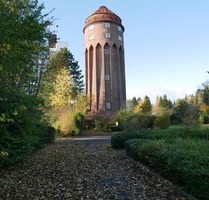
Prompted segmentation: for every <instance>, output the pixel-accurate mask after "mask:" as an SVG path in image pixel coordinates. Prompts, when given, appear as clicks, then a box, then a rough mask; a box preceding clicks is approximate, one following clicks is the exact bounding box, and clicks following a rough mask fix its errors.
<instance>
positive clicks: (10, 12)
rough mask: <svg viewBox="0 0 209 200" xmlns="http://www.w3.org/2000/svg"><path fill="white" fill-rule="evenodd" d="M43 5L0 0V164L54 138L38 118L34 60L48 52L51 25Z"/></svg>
mask: <svg viewBox="0 0 209 200" xmlns="http://www.w3.org/2000/svg"><path fill="white" fill-rule="evenodd" d="M43 8H44V7H43V5H38V1H36V0H25V1H21V0H11V1H6V0H1V1H0V18H1V37H0V58H1V59H0V85H1V87H0V152H1V156H0V167H2V166H3V165H5V164H12V163H16V162H17V161H20V160H22V159H24V158H25V157H26V156H27V155H29V154H30V153H32V152H33V151H34V150H36V149H37V148H39V147H41V146H42V145H44V144H45V143H47V142H51V141H53V139H54V129H53V128H51V127H49V125H48V124H47V123H46V122H45V121H43V118H42V117H43V113H42V111H41V108H42V106H43V101H42V99H41V98H39V97H38V86H37V85H38V84H39V82H40V81H41V80H40V78H41V69H40V68H38V67H37V63H38V61H39V59H40V55H43V54H45V55H47V54H48V53H47V48H46V45H47V36H48V26H49V25H50V24H51V21H49V20H48V19H46V18H47V17H48V14H42V11H43ZM23 27H24V28H23ZM34 81H35V82H34Z"/></svg>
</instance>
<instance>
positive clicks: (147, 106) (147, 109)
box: [134, 96, 152, 115]
mask: <svg viewBox="0 0 209 200" xmlns="http://www.w3.org/2000/svg"><path fill="white" fill-rule="evenodd" d="M151 110H152V104H151V101H150V99H149V97H148V96H145V97H144V99H143V100H140V101H138V103H137V105H136V106H135V108H134V112H135V113H140V114H143V115H147V114H150V113H151Z"/></svg>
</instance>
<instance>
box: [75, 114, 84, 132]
mask: <svg viewBox="0 0 209 200" xmlns="http://www.w3.org/2000/svg"><path fill="white" fill-rule="evenodd" d="M84 121H85V116H84V115H83V114H82V113H76V115H75V128H74V130H73V133H74V134H75V135H77V134H79V133H80V131H81V130H83V129H84Z"/></svg>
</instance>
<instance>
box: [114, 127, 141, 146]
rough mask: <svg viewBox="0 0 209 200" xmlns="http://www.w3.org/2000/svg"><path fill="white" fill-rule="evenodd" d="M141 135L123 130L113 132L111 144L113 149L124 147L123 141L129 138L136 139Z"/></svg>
mask: <svg viewBox="0 0 209 200" xmlns="http://www.w3.org/2000/svg"><path fill="white" fill-rule="evenodd" d="M140 137H141V136H140V135H139V134H138V133H135V132H130V131H125V132H121V133H115V134H113V135H112V137H111V146H112V148H113V149H123V148H125V141H126V140H129V139H137V138H140Z"/></svg>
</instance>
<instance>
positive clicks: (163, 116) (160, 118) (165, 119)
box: [155, 112, 170, 129]
mask: <svg viewBox="0 0 209 200" xmlns="http://www.w3.org/2000/svg"><path fill="white" fill-rule="evenodd" d="M169 126H170V117H169V114H168V113H167V112H162V113H158V115H157V117H156V119H155V127H157V128H161V129H166V128H169Z"/></svg>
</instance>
